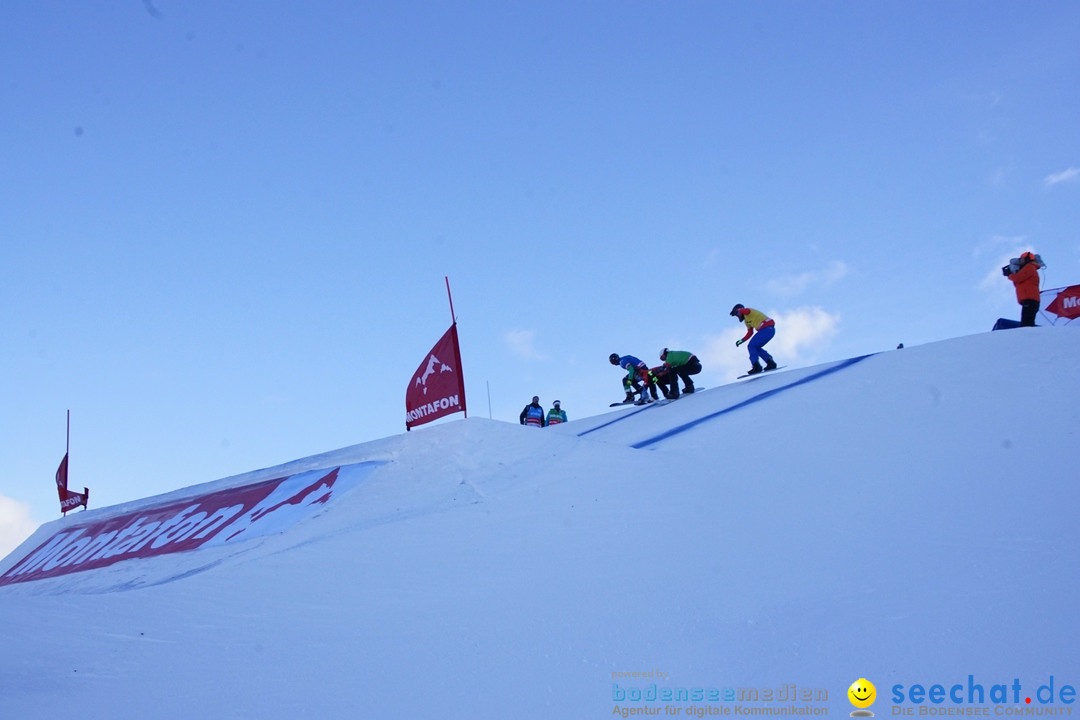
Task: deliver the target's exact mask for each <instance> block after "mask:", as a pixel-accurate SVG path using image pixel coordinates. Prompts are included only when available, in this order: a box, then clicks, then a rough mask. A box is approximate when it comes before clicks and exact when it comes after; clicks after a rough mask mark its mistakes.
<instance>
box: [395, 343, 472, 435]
mask: <svg viewBox="0 0 1080 720" xmlns="http://www.w3.org/2000/svg"><path fill="white" fill-rule="evenodd" d="M456 412H463V413H465V417H468V416H469V413H468V412H467V411H466V410H465V376H464V374H463V373H462V372H461V350H460V348H459V347H458V336H457V323H454V324H453V325H451V326H450V329H449V330H447V331H446V333H445V334H444V335H443V336H442V337H441V338H440V339H439V342H437V343H435V347H433V348H431V352H429V353H428V354H427V357H426V358H425V359H424V362H422V363H420V367H418V368H416V372H415V373H413V377H412V380H410V381H409V387H408V388H407V389H406V391H405V429H406V430H411V429H412V428H414V427H416V426H417V425H423V424H424V423H429V422H431V421H432V420H438V419H439V418H441V417H445V416H447V415H452V414H453V413H456Z"/></svg>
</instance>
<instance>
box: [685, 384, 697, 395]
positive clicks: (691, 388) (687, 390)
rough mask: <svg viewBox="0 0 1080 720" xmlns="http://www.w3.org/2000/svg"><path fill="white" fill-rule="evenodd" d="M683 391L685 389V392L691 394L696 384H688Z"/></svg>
mask: <svg viewBox="0 0 1080 720" xmlns="http://www.w3.org/2000/svg"><path fill="white" fill-rule="evenodd" d="M682 391H683V394H685V395H689V394H690V393H692V392H694V386H693V385H687V386H686V387H684V388H683V389H682Z"/></svg>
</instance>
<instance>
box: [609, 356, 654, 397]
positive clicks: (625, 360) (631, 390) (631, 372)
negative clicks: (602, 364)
mask: <svg viewBox="0 0 1080 720" xmlns="http://www.w3.org/2000/svg"><path fill="white" fill-rule="evenodd" d="M608 362H610V363H611V364H612V365H618V366H619V367H621V368H622V369H623V370H625V371H626V377H624V378H623V381H622V384H623V390H625V391H626V399H625V400H623V402H624V403H628V402H634V394H635V393H640V395H641V397H640V399H638V401H637V402H635V403H634V404H635V405H644V404H645V403H647V402H652V401H653V399H652V398H650V397H649V389H650V388H651V389H652V391H653V394H655V393H656V386H655V385H654V384H653V381H652V378H651V377H649V366H648V365H646V364H645V363H644V362H642V361H641V360H638V359H637V358H636V357H634V356H633V355H623V356H622V357H619V353H611V354H610V355H608ZM638 380H641V381H642V382H644V383H645V386H644V387H642V386H641V385H639V384H638Z"/></svg>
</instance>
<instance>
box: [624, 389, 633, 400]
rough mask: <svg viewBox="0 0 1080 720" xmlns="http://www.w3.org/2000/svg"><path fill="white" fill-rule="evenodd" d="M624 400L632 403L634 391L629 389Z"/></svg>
mask: <svg viewBox="0 0 1080 720" xmlns="http://www.w3.org/2000/svg"><path fill="white" fill-rule="evenodd" d="M623 402H624V403H631V402H634V393H632V392H630V391H629V390H627V391H626V399H625V400H623Z"/></svg>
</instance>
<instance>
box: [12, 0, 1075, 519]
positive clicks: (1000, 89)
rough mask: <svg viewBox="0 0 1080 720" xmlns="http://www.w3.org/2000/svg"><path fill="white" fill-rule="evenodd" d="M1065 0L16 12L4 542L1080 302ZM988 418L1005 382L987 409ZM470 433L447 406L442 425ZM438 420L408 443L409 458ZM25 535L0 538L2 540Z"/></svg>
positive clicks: (231, 6) (226, 6)
mask: <svg viewBox="0 0 1080 720" xmlns="http://www.w3.org/2000/svg"><path fill="white" fill-rule="evenodd" d="M1077 37H1080V5H1078V4H1077V3H1075V2H1071V0H1070V1H1068V2H1032V3H1023V4H1019V3H987V2H982V1H980V2H950V1H946V2H873V3H869V2H812V3H811V2H764V3H762V2H673V3H658V2H575V3H563V2H545V3H506V2H461V3H436V2H430V3H417V2H407V1H406V2H394V3H372V2H322V3H285V2H273V1H266V0H263V1H260V2H229V3H218V2H213V3H212V2H195V3H191V2H177V1H174V0H145V1H144V2H139V1H138V0H129V1H121V2H113V1H110V2H85V3H73V2H68V3H63V2H47V1H40V2H13V3H4V5H3V6H2V7H0V92H2V102H0V134H2V138H3V142H2V143H0V166H2V167H3V172H2V173H0V227H2V228H3V233H4V236H5V240H4V251H3V256H4V261H3V263H0V308H2V309H3V319H4V322H3V323H2V325H0V327H2V335H0V343H2V347H0V349H2V353H3V357H4V363H5V367H4V372H3V373H2V380H0V392H2V393H3V402H2V405H0V437H2V438H3V440H2V443H3V447H4V456H5V460H6V461H7V465H8V467H9V470H10V474H9V475H8V476H7V477H5V478H4V480H3V481H2V483H0V500H3V501H4V502H3V503H0V508H4V507H12V508H15V509H14V510H10V511H8V510H2V509H0V522H7V523H9V525H14V524H23V525H25V524H28V523H33V522H40V521H43V520H46V519H49V518H52V517H54V516H55V514H56V513H57V512H58V510H57V507H58V504H57V500H56V494H55V489H54V487H53V486H52V474H53V472H54V471H55V469H56V465H57V464H58V463H59V461H60V458H61V457H62V455H63V451H64V422H65V412H66V411H67V410H68V409H70V410H71V412H72V459H71V477H72V485H74V486H77V487H81V486H83V485H88V486H90V487H91V493H92V495H91V500H92V504H94V505H96V506H101V505H104V504H113V503H118V502H124V501H127V500H131V499H135V498H141V497H145V496H147V495H151V494H155V493H158V492H163V491H166V490H171V489H174V488H177V487H184V486H187V485H191V484H193V483H198V482H202V481H209V480H213V479H216V478H220V477H225V476H228V475H233V474H237V473H241V472H246V471H248V470H252V469H255V468H259V467H266V466H270V465H275V464H278V463H281V462H284V461H287V460H290V459H293V458H297V457H302V456H305V455H310V454H314V453H319V452H323V451H327V450H331V449H335V448H339V447H343V446H347V445H351V444H354V443H358V442H364V441H367V440H371V439H375V438H380V437H385V436H387V435H391V434H396V433H399V432H402V431H403V430H404V394H405V386H406V384H407V383H408V381H409V379H410V377H411V375H412V372H413V371H414V370H415V368H416V367H417V365H419V364H420V362H421V361H422V360H423V359H424V355H425V353H426V352H427V350H428V349H429V348H430V347H431V345H433V344H434V343H435V341H436V340H438V338H439V337H440V336H441V335H442V333H443V332H444V331H445V329H446V327H447V326H448V325H449V322H450V313H449V309H448V307H447V303H446V288H445V285H444V281H443V278H444V277H445V276H449V278H450V283H451V288H452V290H453V294H454V304H455V309H456V311H457V317H458V321H459V332H460V337H461V342H462V362H463V364H464V366H465V367H464V371H465V380H466V389H467V393H468V402H469V406H470V415H478V416H483V417H487V416H488V415H489V403H490V414H491V416H492V417H494V418H495V419H502V420H507V421H511V422H517V415H518V413H519V412H520V410H521V408H522V406H524V405H525V404H526V403H527V402H528V400H529V399H530V398H531V397H532V395H534V394H538V395H539V396H540V398H541V401H542V403H543V404H544V405H545V406H550V403H551V401H552V400H554V399H556V398H558V399H560V400H562V403H563V407H564V409H566V411H567V412H568V413H569V415H570V419H571V421H572V420H573V419H574V418H575V417H578V418H580V417H583V416H585V415H592V414H595V413H596V412H599V411H601V410H603V409H606V406H607V403H608V402H610V401H612V400H616V399H619V397H620V395H621V391H620V388H619V382H618V381H619V377H618V371H617V370H616V369H615V368H612V367H611V366H610V365H609V364H608V363H607V360H606V358H607V355H608V354H609V353H611V352H619V353H630V354H635V355H638V356H639V357H642V358H644V359H646V360H649V361H656V362H659V361H658V359H657V355H658V353H659V350H660V349H661V348H662V347H665V346H669V347H678V348H683V349H687V350H691V351H693V352H696V353H698V354H699V355H700V356H701V357H702V360H703V363H704V365H705V370H704V372H703V373H702V376H701V379H700V382H701V384H703V385H715V384H718V383H721V382H726V381H727V380H729V379H731V378H733V377H734V376H735V375H736V374H738V373H739V372H741V371H744V370H745V369H746V367H748V362H747V360H746V354H745V350H743V349H736V348H735V347H734V340H735V339H736V338H737V337H738V336H739V335H741V333H740V332H739V331H738V328H737V327H736V326H735V322H734V321H733V320H732V319H731V318H730V317H728V311H729V310H730V308H731V306H732V305H733V304H734V303H736V302H742V303H744V304H747V305H751V306H754V307H758V308H761V309H762V310H765V311H766V312H768V313H770V314H772V315H773V316H774V317H775V318H776V319H777V321H778V332H777V337H776V339H775V340H774V341H773V343H772V345H771V346H770V348H771V349H772V352H773V354H774V355H775V356H776V357H777V359H778V360H779V361H780V362H781V363H782V364H788V365H790V366H800V365H808V364H812V363H816V362H822V361H826V360H831V359H837V358H841V357H849V356H852V355H858V354H863V353H867V352H873V351H878V350H884V349H889V348H893V347H895V346H896V344H897V343H899V342H903V343H905V344H906V345H909V346H910V345H915V344H920V343H926V342H931V341H935V340H940V339H944V338H949V337H954V336H958V335H966V334H971V333H977V332H984V331H986V330H988V329H989V328H990V327H991V326H992V324H993V322H994V320H995V319H996V318H997V317H999V316H1007V317H1018V316H1019V310H1018V307H1017V306H1016V303H1015V299H1014V297H1013V295H1012V289H1011V286H1010V284H1009V283H1008V282H1007V281H1005V280H1004V279H1002V278H1001V276H1000V272H999V268H1000V266H1001V265H1002V264H1003V262H1004V260H1006V259H1007V258H1008V257H1009V256H1011V255H1015V254H1016V253H1017V252H1018V251H1019V250H1021V249H1025V248H1033V249H1035V250H1037V251H1038V252H1040V253H1041V254H1042V255H1043V257H1044V258H1045V259H1046V261H1047V264H1048V267H1047V269H1046V270H1045V271H1044V280H1043V283H1044V287H1058V286H1062V285H1069V284H1074V283H1078V282H1080V242H1078V238H1080V132H1078V131H1077V130H1078V127H1080V122H1078V120H1080V95H1078V93H1077V92H1076V91H1075V88H1076V87H1077V85H1078V82H1080V53H1077V46H1076V38H1077ZM991 391H993V390H992V389H988V392H991ZM458 417H460V416H458ZM422 433H423V430H420V431H417V432H416V433H414V434H416V435H417V437H418V440H417V441H418V442H420V441H423V435H422ZM4 518H8V519H4Z"/></svg>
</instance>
